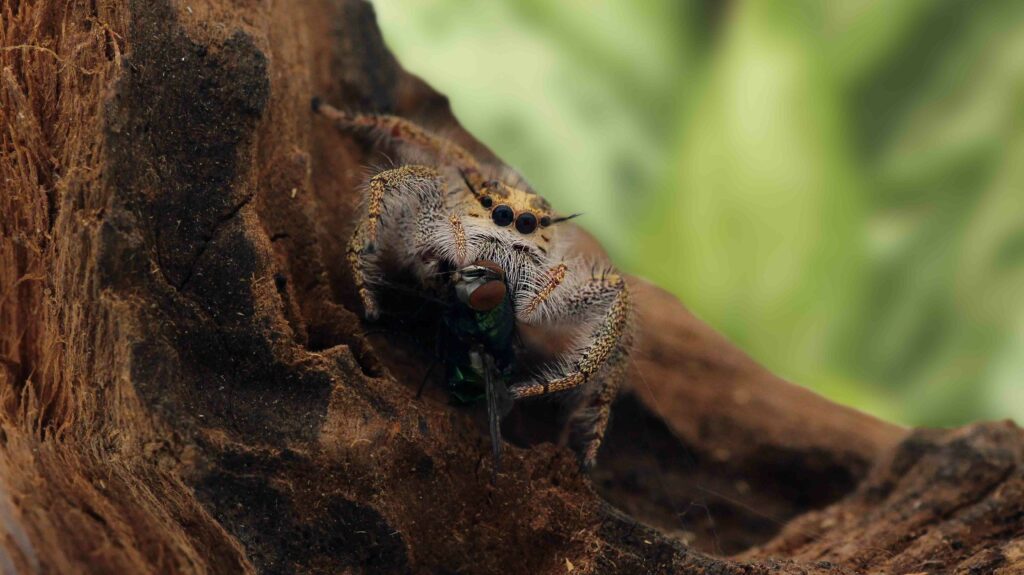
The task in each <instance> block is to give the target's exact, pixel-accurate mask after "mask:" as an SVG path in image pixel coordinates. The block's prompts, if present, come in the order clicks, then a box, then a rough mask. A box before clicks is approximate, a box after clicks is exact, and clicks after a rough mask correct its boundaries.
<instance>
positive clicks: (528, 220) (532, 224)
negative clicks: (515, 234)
mask: <svg viewBox="0 0 1024 575" xmlns="http://www.w3.org/2000/svg"><path fill="white" fill-rule="evenodd" d="M516 229H517V230H519V233H521V234H532V233H533V230H535V229H537V216H535V215H533V214H531V213H530V212H523V213H521V214H519V217H518V218H516Z"/></svg>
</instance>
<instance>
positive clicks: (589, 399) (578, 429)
mask: <svg viewBox="0 0 1024 575" xmlns="http://www.w3.org/2000/svg"><path fill="white" fill-rule="evenodd" d="M576 270H578V268H576V269H575V270H574V269H573V268H569V267H568V266H566V265H565V264H559V265H557V266H555V267H554V268H552V269H551V270H549V271H548V274H547V280H546V281H545V282H541V283H540V285H539V286H538V287H537V289H535V291H534V293H532V294H530V295H529V297H528V298H525V301H526V304H525V305H523V306H521V308H520V309H521V310H522V311H521V314H522V315H521V319H523V320H525V321H527V322H528V323H539V322H542V321H543V322H553V321H558V320H559V319H565V320H570V321H572V320H576V321H580V320H583V321H586V320H588V319H589V318H591V317H593V316H595V315H596V316H597V319H596V321H595V322H593V329H592V331H591V332H590V333H589V334H588V335H587V336H586V338H585V340H584V342H583V345H582V346H581V348H582V349H581V351H580V352H579V353H578V354H577V355H576V356H575V358H573V359H571V360H569V361H567V362H563V364H562V366H561V368H560V369H557V370H556V373H554V374H552V376H551V377H546V378H545V379H544V381H533V382H530V383H525V384H521V385H518V386H515V387H513V388H512V389H511V390H510V391H511V393H512V396H513V397H514V398H515V399H519V398H523V397H531V396H537V395H544V394H548V393H555V392H559V391H565V390H569V389H574V388H578V387H580V386H582V385H584V384H589V385H588V386H587V387H586V388H585V392H586V393H584V394H583V397H582V399H581V401H580V408H579V409H577V410H576V412H575V413H574V414H573V416H572V417H571V421H570V425H571V427H572V434H573V443H574V445H575V446H576V447H577V448H578V450H579V453H580V457H581V460H582V463H583V465H584V467H591V466H593V464H594V462H595V461H596V458H597V450H598V448H599V447H600V445H601V440H602V438H603V436H604V431H605V429H606V427H607V425H608V417H609V415H610V411H611V404H612V401H613V400H614V399H615V396H616V393H617V391H618V385H619V383H620V381H621V379H622V376H623V372H624V366H625V363H626V358H627V357H628V355H629V349H630V345H631V341H632V331H631V325H630V315H631V308H630V295H629V289H628V288H627V287H626V282H625V279H624V278H623V277H622V276H620V275H618V274H615V273H610V272H607V271H600V272H594V273H591V276H590V278H589V279H587V280H585V281H582V282H576V281H572V278H570V277H569V276H570V274H572V273H574V271H575V273H579V272H578V271H576ZM559 290H564V293H561V294H558V291H559ZM555 294H557V296H558V297H555Z"/></svg>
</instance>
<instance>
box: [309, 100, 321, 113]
mask: <svg viewBox="0 0 1024 575" xmlns="http://www.w3.org/2000/svg"><path fill="white" fill-rule="evenodd" d="M322 105H323V100H321V99H320V96H313V99H312V100H310V101H309V107H310V109H312V110H313V111H314V112H319V111H320V106H322Z"/></svg>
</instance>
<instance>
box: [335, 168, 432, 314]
mask: <svg viewBox="0 0 1024 575" xmlns="http://www.w3.org/2000/svg"><path fill="white" fill-rule="evenodd" d="M444 193H445V186H444V182H443V181H442V179H441V176H440V175H439V174H438V173H437V171H436V170H434V169H433V168H429V167H426V166H416V165H411V166H402V167H401V168H396V169H394V170H387V171H384V172H381V173H379V174H377V175H376V176H374V177H373V178H371V179H370V183H369V186H368V190H367V193H366V201H365V205H364V208H363V212H362V214H361V216H360V218H359V223H358V224H357V225H356V229H355V232H353V234H352V239H351V241H349V245H348V263H349V266H350V267H351V269H352V277H353V280H354V282H355V287H356V291H357V292H358V293H359V299H360V300H361V301H362V303H363V311H364V313H365V315H366V318H367V319H370V320H373V319H377V317H378V316H379V315H380V309H379V307H378V304H377V295H376V294H375V293H374V291H373V287H372V286H373V284H374V283H376V281H377V280H379V278H380V276H381V269H380V262H379V261H378V260H379V257H380V253H379V252H380V251H381V248H382V247H383V246H380V245H379V244H380V238H381V226H382V225H384V224H385V223H386V222H388V221H389V220H388V219H385V217H384V216H385V215H386V214H388V213H393V214H395V216H396V217H401V215H402V214H404V213H417V212H419V213H420V214H421V216H420V217H422V214H424V213H426V214H428V215H429V214H434V213H437V212H438V211H443V209H444V200H443V197H444ZM388 237H404V230H396V233H395V234H390V235H388ZM405 249H408V246H406V248H405Z"/></svg>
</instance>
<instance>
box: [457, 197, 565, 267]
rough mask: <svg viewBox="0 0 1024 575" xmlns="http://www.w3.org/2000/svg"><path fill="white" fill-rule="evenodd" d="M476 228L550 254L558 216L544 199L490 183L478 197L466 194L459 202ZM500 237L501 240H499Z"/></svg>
mask: <svg viewBox="0 0 1024 575" xmlns="http://www.w3.org/2000/svg"><path fill="white" fill-rule="evenodd" d="M459 204H460V205H459V208H460V209H461V211H462V212H463V213H465V215H467V216H469V217H470V218H473V222H474V224H475V225H478V226H480V227H484V228H491V229H492V231H494V232H499V231H502V230H504V231H507V232H508V234H502V235H503V236H505V237H508V238H509V239H511V240H512V241H515V242H519V243H523V244H527V245H532V246H533V247H535V248H537V249H538V250H539V251H540V252H541V253H544V254H547V253H549V252H550V250H551V246H552V242H553V240H555V236H556V234H555V228H556V227H557V226H554V223H555V215H554V214H553V213H552V212H551V205H550V204H549V203H548V202H547V200H545V199H544V198H543V197H541V196H539V195H537V194H536V193H535V192H533V191H530V190H524V189H521V188H517V187H514V186H512V185H509V184H506V183H504V182H501V181H499V180H488V181H487V182H485V183H484V187H483V189H481V190H480V191H479V193H478V194H477V195H475V196H474V195H470V194H466V195H464V196H462V198H461V200H460V202H459ZM499 237H500V236H499Z"/></svg>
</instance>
